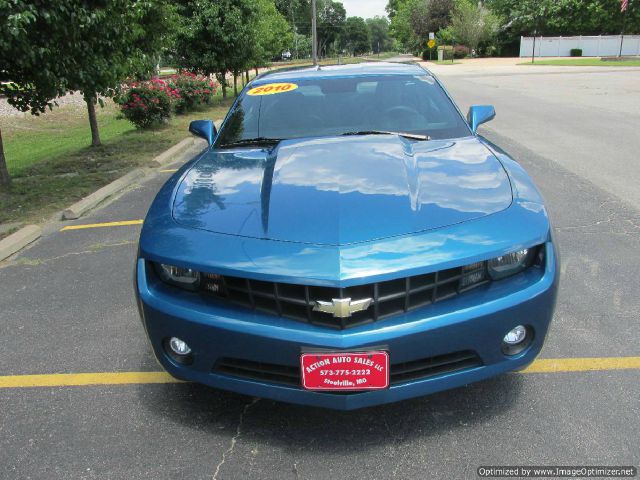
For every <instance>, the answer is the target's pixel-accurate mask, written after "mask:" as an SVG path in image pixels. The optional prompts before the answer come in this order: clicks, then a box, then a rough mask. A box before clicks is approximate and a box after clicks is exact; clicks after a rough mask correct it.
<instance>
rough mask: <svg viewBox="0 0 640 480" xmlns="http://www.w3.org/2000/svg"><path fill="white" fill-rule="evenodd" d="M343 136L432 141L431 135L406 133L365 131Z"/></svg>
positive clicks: (346, 133)
mask: <svg viewBox="0 0 640 480" xmlns="http://www.w3.org/2000/svg"><path fill="white" fill-rule="evenodd" d="M341 135H343V136H346V135H398V136H399V137H404V138H410V139H412V140H431V137H430V136H429V135H420V134H418V133H405V132H387V131H386V130H363V131H361V132H345V133H342V134H341Z"/></svg>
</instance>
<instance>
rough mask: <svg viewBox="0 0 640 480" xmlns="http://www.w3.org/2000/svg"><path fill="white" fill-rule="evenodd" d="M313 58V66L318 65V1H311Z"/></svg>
mask: <svg viewBox="0 0 640 480" xmlns="http://www.w3.org/2000/svg"><path fill="white" fill-rule="evenodd" d="M311 56H312V57H313V65H314V66H315V65H318V32H317V31H316V0H311Z"/></svg>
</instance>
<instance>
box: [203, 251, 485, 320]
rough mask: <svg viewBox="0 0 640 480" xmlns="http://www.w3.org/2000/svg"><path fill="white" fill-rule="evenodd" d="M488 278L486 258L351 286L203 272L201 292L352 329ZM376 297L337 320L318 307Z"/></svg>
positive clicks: (285, 314)
mask: <svg viewBox="0 0 640 480" xmlns="http://www.w3.org/2000/svg"><path fill="white" fill-rule="evenodd" d="M486 282H487V273H486V265H485V262H478V263H474V264H471V265H465V266H463V267H457V268H451V269H448V270H441V271H438V272H433V273H428V274H424V275H416V276H412V277H406V278H400V279H397V280H388V281H385V282H377V283H368V284H365V285H356V286H352V287H346V288H332V287H318V286H308V285H296V284H291V283H276V282H264V281H260V280H251V279H248V278H239V277H231V276H225V275H218V274H211V273H203V274H202V281H201V285H200V288H201V292H203V293H206V294H209V295H214V296H216V297H218V298H223V299H226V300H228V301H230V302H232V303H234V304H236V305H240V306H242V307H245V308H249V309H252V310H257V311H260V312H266V313H270V314H272V315H278V316H281V317H286V318H291V319H294V320H298V321H302V322H307V323H311V324H314V325H321V326H325V327H332V328H350V327H355V326H358V325H363V324H366V323H370V322H375V321H377V320H381V319H384V318H388V317H391V316H394V315H398V314H401V313H405V312H409V311H412V310H415V309H417V308H421V307H424V306H426V305H430V304H432V303H435V302H439V301H441V300H445V299H447V298H451V297H453V296H455V295H458V294H459V293H461V292H464V291H466V290H469V289H471V288H474V287H477V286H479V285H482V284H483V283H486ZM345 298H351V299H352V300H354V301H355V300H360V299H365V298H371V299H372V303H371V306H369V308H367V309H366V310H364V311H360V312H355V313H353V314H352V315H351V316H350V317H346V318H337V317H334V316H333V315H331V314H329V313H324V312H319V311H314V310H313V307H314V305H315V304H316V303H315V302H316V301H317V300H322V301H328V302H331V301H332V300H333V299H345Z"/></svg>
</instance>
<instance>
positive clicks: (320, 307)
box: [313, 298, 372, 318]
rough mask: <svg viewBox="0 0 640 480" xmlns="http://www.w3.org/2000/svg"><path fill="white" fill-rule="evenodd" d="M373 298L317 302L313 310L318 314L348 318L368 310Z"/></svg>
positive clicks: (335, 299)
mask: <svg viewBox="0 0 640 480" xmlns="http://www.w3.org/2000/svg"><path fill="white" fill-rule="evenodd" d="M371 302H372V299H371V298H364V299H362V300H351V299H350V298H333V299H331V301H330V302H324V301H322V300H316V304H315V305H314V307H313V309H314V310H315V311H316V312H324V313H331V314H332V315H333V316H334V317H338V318H347V317H350V316H351V315H353V314H354V313H356V312H361V311H363V310H366V309H367V308H369V306H370V305H371Z"/></svg>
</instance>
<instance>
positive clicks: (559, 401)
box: [0, 66, 640, 479]
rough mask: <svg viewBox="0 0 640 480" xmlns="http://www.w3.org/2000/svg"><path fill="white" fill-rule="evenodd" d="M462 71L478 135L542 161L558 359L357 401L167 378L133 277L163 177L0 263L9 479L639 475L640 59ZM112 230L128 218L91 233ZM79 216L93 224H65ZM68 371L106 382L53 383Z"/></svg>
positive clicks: (0, 418) (538, 164)
mask: <svg viewBox="0 0 640 480" xmlns="http://www.w3.org/2000/svg"><path fill="white" fill-rule="evenodd" d="M460 67H461V68H458V66H447V67H441V68H438V69H437V73H438V74H439V75H440V78H441V79H442V80H443V82H444V84H445V86H446V87H447V88H448V89H449V91H450V93H451V94H452V95H453V97H454V99H455V100H456V101H457V102H458V103H459V105H460V106H461V108H462V109H463V110H464V111H466V108H467V107H468V105H470V104H472V103H490V104H494V105H495V106H496V110H497V113H498V116H497V118H496V119H495V121H494V122H492V123H490V124H488V126H487V127H486V128H484V129H482V133H483V134H484V135H485V136H487V137H488V138H489V139H490V140H492V141H493V142H495V143H497V144H498V145H500V146H501V147H503V148H504V149H505V150H507V151H508V152H510V153H511V154H512V155H513V156H514V157H515V158H516V159H517V160H518V161H520V162H521V163H522V164H523V165H524V167H525V168H526V169H527V170H528V171H529V173H530V174H531V175H532V176H533V178H534V180H535V181H536V182H537V185H538V186H539V187H540V189H541V191H542V193H543V195H544V197H545V199H546V201H547V205H548V207H549V210H550V212H551V216H552V219H553V221H554V226H555V230H556V238H557V241H558V242H559V245H560V251H561V261H562V263H561V271H562V280H561V290H560V296H559V300H558V306H557V309H556V315H555V318H554V322H553V323H552V327H551V331H550V334H549V337H548V339H547V343H546V345H545V348H544V350H543V352H542V355H541V357H540V358H541V359H558V360H559V361H558V362H557V368H554V369H551V370H553V371H550V372H543V371H542V370H544V369H543V368H540V369H538V371H536V370H535V369H533V370H534V371H532V372H529V373H513V374H508V375H504V376H501V377H498V378H495V379H492V380H489V381H485V382H481V383H476V384H472V385H469V386H466V387H463V388H459V389H456V390H452V391H449V392H444V393H440V394H436V395H433V396H430V397H425V398H421V399H415V400H411V401H406V402H402V403H398V404H393V405H387V406H381V407H375V408H370V409H365V410H360V411H354V412H334V411H328V410H322V409H315V408H307V407H301V406H295V405H287V404H282V403H276V402H273V401H269V400H258V399H252V398H248V397H244V396H240V395H236V394H233V393H227V392H222V391H217V390H213V389H209V388H206V387H203V386H199V385H195V384H188V383H172V382H168V381H167V380H166V378H165V377H164V376H162V375H157V374H155V373H153V372H158V370H159V367H158V365H157V363H156V361H155V359H154V358H153V355H152V353H151V350H150V347H149V346H148V345H147V340H146V337H145V334H144V331H143V328H142V325H141V323H140V321H139V319H138V313H137V310H136V307H135V304H134V300H133V290H132V283H131V272H132V268H133V260H134V258H135V254H136V242H137V237H138V234H139V231H140V225H139V222H136V221H137V220H141V219H143V218H144V215H145V213H146V210H147V208H148V206H149V203H150V202H151V200H152V199H153V196H154V194H155V192H156V191H157V190H158V188H159V187H160V186H161V185H162V183H163V182H164V181H165V180H166V179H167V178H168V176H169V175H170V174H171V173H170V172H161V171H158V173H157V174H156V175H155V176H153V177H151V178H150V179H149V180H147V181H145V182H144V183H142V184H140V185H137V186H135V188H132V189H130V190H129V191H127V192H125V193H124V194H122V195H121V196H119V197H118V198H116V199H114V200H113V201H111V202H109V203H108V204H107V205H105V206H103V207H102V208H100V209H97V210H96V211H94V212H93V213H91V214H90V215H88V216H87V217H84V218H82V219H80V220H77V221H74V222H65V223H62V222H60V223H52V224H50V225H48V226H47V227H46V228H45V235H44V236H43V237H42V238H41V239H40V240H39V241H38V242H37V243H35V244H34V245H33V246H32V247H31V248H29V249H27V250H25V251H23V252H22V253H21V254H19V255H18V256H17V257H14V258H13V259H11V260H10V261H8V262H4V263H2V264H0V406H1V409H0V478H3V479H4V478H6V479H18V478H19V479H23V478H24V479H26V478H29V479H45V478H46V479H52V478H56V479H57V478H64V479H76V478H78V479H80V478H88V479H90V478H100V479H133V478H153V479H162V478H189V479H192V478H193V479H200V478H215V479H286V478H291V479H326V478H340V479H343V478H344V479H347V478H354V479H355V478H358V479H364V478H371V479H378V478H427V479H431V478H443V479H466V478H477V477H476V469H477V467H478V466H480V465H519V464H522V465H635V466H637V465H638V464H639V463H640V443H639V442H638V431H639V430H640V401H639V400H638V399H639V398H640V382H639V380H640V347H639V345H640V341H639V335H638V327H640V321H639V319H640V281H638V272H639V271H640V255H639V254H638V252H639V251H640V188H638V183H639V182H640V162H639V161H638V159H639V156H638V155H639V154H638V152H640V133H639V130H640V69H627V70H620V71H618V70H616V69H614V71H611V70H610V69H608V68H601V69H600V70H597V71H593V70H587V71H584V70H567V69H560V70H553V68H551V69H550V68H544V67H540V68H537V67H531V68H536V70H535V71H532V70H528V69H527V68H528V67H504V68H503V69H501V68H499V67H494V68H486V69H481V68H479V69H478V68H463V67H464V66H460ZM447 68H448V69H450V70H448V71H447V70H446V69H447ZM454 69H456V70H454ZM131 221H133V222H131ZM105 222H116V223H115V224H112V225H110V226H100V225H98V226H96V224H103V223H105ZM118 222H129V223H125V224H121V223H118ZM72 225H79V226H80V225H83V226H84V225H94V226H93V227H90V228H78V229H66V230H62V231H61V229H63V228H64V227H66V226H72ZM594 358H602V359H603V360H592V359H594ZM535 365H536V364H534V366H535ZM539 365H545V364H544V363H540V364H539ZM571 370H574V371H571ZM109 372H123V374H126V373H127V372H148V373H147V374H145V373H141V374H135V375H130V376H128V377H127V376H124V377H122V376H121V377H109V376H108V375H105V374H104V373H109ZM67 373H88V374H93V375H88V376H85V377H81V378H80V377H64V376H57V375H56V374H67ZM33 375H43V376H42V377H32V376H33ZM14 376H24V377H14ZM12 378H13V379H14V380H13V383H12V380H11V379H12ZM123 378H124V379H125V380H126V382H125V383H124V384H118V381H120V380H122V379H123ZM119 379H120V380H119ZM48 382H53V383H58V384H59V385H58V386H46V385H47V383H48ZM156 382H157V383H156ZM73 383H96V384H97V385H75V386H74V385H70V384H73ZM29 384H33V385H36V386H32V387H28V386H27V385H29Z"/></svg>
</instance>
